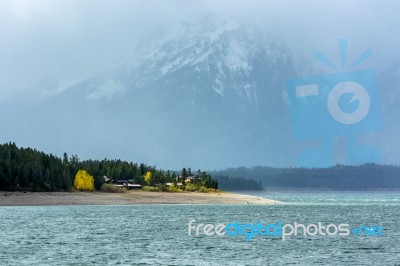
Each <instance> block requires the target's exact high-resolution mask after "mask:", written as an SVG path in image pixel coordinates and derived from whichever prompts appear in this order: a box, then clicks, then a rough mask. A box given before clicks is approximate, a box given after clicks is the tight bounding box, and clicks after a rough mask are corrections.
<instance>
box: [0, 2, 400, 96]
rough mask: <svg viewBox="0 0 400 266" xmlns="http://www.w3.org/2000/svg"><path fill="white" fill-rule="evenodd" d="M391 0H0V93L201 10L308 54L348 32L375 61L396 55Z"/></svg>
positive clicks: (398, 42) (109, 52)
mask: <svg viewBox="0 0 400 266" xmlns="http://www.w3.org/2000/svg"><path fill="white" fill-rule="evenodd" d="M399 3H400V2H398V1H373V0H370V1H365V0H363V1H361V0H360V1H349V0H341V1H330V2H328V1H319V0H316V1H295V0H292V1H254V0H250V1H232V0H225V1H190V0H189V1H188V0H174V1H171V0H169V1H161V0H151V1H147V0H146V1H128V0H116V1H114V0H113V1H105V0H86V1H72V0H71V1H66V0H58V1H53V0H34V1H28V0H0V93H1V96H2V97H1V98H4V97H5V96H7V95H10V94H12V93H15V92H19V91H20V90H21V89H22V88H29V87H30V86H31V84H33V83H35V82H38V81H40V80H42V79H44V78H47V77H51V76H52V75H54V74H55V73H59V72H62V71H65V70H68V69H73V68H75V67H77V66H80V65H82V64H84V63H87V62H92V61H94V60H99V59H102V58H106V59H107V58H112V57H114V56H117V55H119V56H120V55H121V51H123V49H127V47H134V46H135V43H136V42H137V41H141V40H143V38H144V36H145V35H150V36H153V37H155V36H157V34H158V33H159V31H157V30H156V29H158V28H159V27H164V29H165V28H167V29H168V27H169V25H172V24H171V23H173V22H176V21H180V20H194V19H196V18H198V17H199V16H202V15H203V14H206V13H208V14H216V15H221V16H228V17H229V16H234V17H244V18H247V19H248V20H251V21H253V22H255V23H256V24H257V25H258V26H259V27H260V28H261V29H264V30H265V31H266V32H269V33H270V34H271V36H276V37H278V38H283V39H286V40H288V41H289V42H290V43H291V46H293V47H296V48H299V49H302V50H304V52H305V53H308V52H309V53H310V54H313V53H315V51H316V49H321V50H325V51H327V49H329V48H332V49H333V48H335V49H336V48H337V47H336V46H335V45H336V43H335V42H336V40H337V39H338V38H348V39H350V41H351V44H352V46H351V47H356V50H357V52H361V50H363V49H364V48H371V49H372V50H373V52H374V60H377V61H378V62H379V64H377V65H379V66H378V67H383V66H384V65H390V64H391V63H392V62H394V61H395V60H397V59H398V58H399V52H398V51H397V50H398V49H397V47H399V46H400V38H399V37H398V36H399V35H398V34H397V31H398V28H397V27H398V25H400V19H399V16H398V10H399V8H400V4H399ZM332 51H333V50H332ZM335 51H336V50H335ZM328 53H329V52H328Z"/></svg>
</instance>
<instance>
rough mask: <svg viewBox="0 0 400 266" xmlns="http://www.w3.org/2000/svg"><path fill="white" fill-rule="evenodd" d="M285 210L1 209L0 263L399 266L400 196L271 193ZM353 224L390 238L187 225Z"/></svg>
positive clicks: (152, 207)
mask: <svg viewBox="0 0 400 266" xmlns="http://www.w3.org/2000/svg"><path fill="white" fill-rule="evenodd" d="M263 196H266V197H269V198H272V197H273V198H275V199H278V200H282V201H284V202H286V204H282V205H271V206H256V205H240V206H239V205H134V206H44V207H0V265H91V264H99V265H400V243H399V240H400V233H399V230H400V222H399V219H400V206H399V205H400V204H399V203H400V193H399V192H390V193H369V192H365V193H337V192H335V193H333V192H326V193H267V194H263ZM192 219H195V220H196V224H200V223H213V224H217V223H225V224H229V223H231V222H233V221H237V222H240V223H257V222H258V221H260V220H261V221H263V222H265V223H269V222H277V221H282V222H283V223H294V222H298V223H303V224H310V223H318V222H322V223H323V224H330V223H334V224H339V223H348V224H349V225H350V227H351V228H353V227H357V226H360V225H367V226H372V225H375V226H378V225H379V226H381V227H383V228H384V231H383V234H384V236H355V235H353V234H350V235H349V236H328V237H323V236H314V237H313V236H303V235H301V236H300V235H299V236H296V237H295V236H293V237H289V238H288V239H287V240H285V241H283V240H282V239H281V238H279V237H268V236H263V237H262V236H256V237H254V238H253V239H252V240H250V241H246V240H245V238H244V237H243V236H236V237H231V236H227V235H225V236H222V237H220V236H215V235H214V236H205V235H202V236H200V237H197V236H194V235H192V236H189V235H188V222H189V221H190V220H192Z"/></svg>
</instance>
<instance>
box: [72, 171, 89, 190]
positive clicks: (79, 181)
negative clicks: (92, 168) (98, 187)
mask: <svg viewBox="0 0 400 266" xmlns="http://www.w3.org/2000/svg"><path fill="white" fill-rule="evenodd" d="M74 187H75V188H76V189H78V190H93V189H94V179H93V176H91V175H90V174H89V173H88V172H87V171H86V170H78V172H77V173H76V175H75V180H74Z"/></svg>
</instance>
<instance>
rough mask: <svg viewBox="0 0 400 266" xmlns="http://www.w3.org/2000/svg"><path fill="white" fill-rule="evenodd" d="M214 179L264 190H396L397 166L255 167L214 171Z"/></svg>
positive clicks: (398, 186) (399, 181)
mask: <svg viewBox="0 0 400 266" xmlns="http://www.w3.org/2000/svg"><path fill="white" fill-rule="evenodd" d="M212 174H213V175H214V176H221V175H225V176H230V177H240V178H245V179H248V180H255V181H257V182H261V183H262V185H263V187H264V188H266V189H317V190H320V189H329V190H398V189H400V166H395V165H378V164H364V165H360V166H346V165H336V166H334V167H330V168H273V167H266V166H257V167H252V168H246V167H238V168H229V169H225V170H220V171H214V172H213V173H212Z"/></svg>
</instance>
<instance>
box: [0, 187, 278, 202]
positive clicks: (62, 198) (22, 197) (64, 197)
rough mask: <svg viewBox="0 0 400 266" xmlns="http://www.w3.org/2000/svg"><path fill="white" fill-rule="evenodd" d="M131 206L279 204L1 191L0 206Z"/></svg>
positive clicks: (186, 195)
mask: <svg viewBox="0 0 400 266" xmlns="http://www.w3.org/2000/svg"><path fill="white" fill-rule="evenodd" d="M131 204H261V205H271V204H279V202H278V201H274V200H270V199H265V198H261V197H256V196H250V195H241V194H235V193H227V192H220V193H198V192H181V193H168V192H148V191H142V190H137V191H129V192H127V193H105V192H8V191H2V192H0V206H42V205H43V206H46V205H131Z"/></svg>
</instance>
